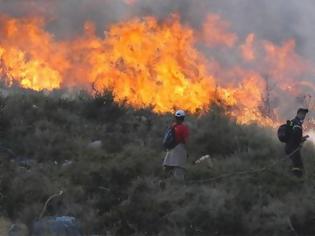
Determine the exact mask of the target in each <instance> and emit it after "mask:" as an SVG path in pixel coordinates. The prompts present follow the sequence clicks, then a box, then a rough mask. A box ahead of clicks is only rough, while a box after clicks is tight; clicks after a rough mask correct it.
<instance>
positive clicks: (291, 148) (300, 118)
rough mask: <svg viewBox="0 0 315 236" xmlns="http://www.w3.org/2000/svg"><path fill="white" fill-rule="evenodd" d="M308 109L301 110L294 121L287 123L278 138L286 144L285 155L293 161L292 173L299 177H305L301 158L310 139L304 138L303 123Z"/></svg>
mask: <svg viewBox="0 0 315 236" xmlns="http://www.w3.org/2000/svg"><path fill="white" fill-rule="evenodd" d="M307 113H308V109H304V108H300V109H298V111H297V115H296V117H295V118H294V119H293V120H291V121H290V120H289V121H287V123H286V124H284V125H281V126H280V127H279V129H278V137H279V140H280V141H281V142H284V143H285V153H286V155H287V156H288V157H290V159H291V160H292V168H291V171H292V173H293V174H294V175H295V176H297V177H302V176H303V175H304V165H303V160H302V157H301V149H302V144H303V143H304V142H305V141H306V140H307V139H308V138H309V136H308V135H306V136H303V123H304V120H305V117H306V114H307Z"/></svg>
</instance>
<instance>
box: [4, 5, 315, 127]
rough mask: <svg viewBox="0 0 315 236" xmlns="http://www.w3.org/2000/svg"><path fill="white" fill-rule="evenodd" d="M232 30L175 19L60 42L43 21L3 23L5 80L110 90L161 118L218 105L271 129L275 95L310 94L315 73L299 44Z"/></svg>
mask: <svg viewBox="0 0 315 236" xmlns="http://www.w3.org/2000/svg"><path fill="white" fill-rule="evenodd" d="M125 2H126V3H127V4H134V3H135V2H136V1H135V0H130V1H129V0H128V1H127V0H126V1H125ZM229 27H230V26H229V23H228V22H227V21H225V20H224V19H222V18H221V17H220V16H219V15H216V14H214V15H211V14H210V15H208V16H207V18H206V19H205V23H204V25H203V28H202V31H201V32H200V31H198V30H195V29H193V28H192V27H191V26H189V25H184V24H182V23H181V21H180V18H179V17H178V16H177V15H173V16H171V17H169V18H168V19H166V20H165V21H157V20H156V19H155V18H154V17H146V18H143V19H131V20H129V21H127V22H121V23H116V24H114V25H111V26H110V27H108V28H107V31H106V32H105V34H104V36H103V37H100V36H98V35H97V34H96V33H95V29H94V25H93V23H92V22H87V23H86V24H85V26H84V30H85V33H84V34H83V35H81V36H78V37H77V38H74V39H72V40H64V41H60V40H56V39H55V37H54V35H53V34H52V33H49V32H47V31H46V30H45V23H44V21H43V20H42V19H37V18H35V19H13V18H10V17H7V16H0V77H1V78H2V79H3V80H4V81H5V82H6V83H7V84H8V85H11V84H13V83H18V84H19V85H20V86H22V87H25V88H30V89H34V90H52V89H55V88H60V87H84V88H87V89H89V90H90V91H91V92H93V91H92V89H91V88H92V86H91V85H93V88H94V89H95V90H111V91H112V92H113V94H114V99H115V101H116V102H126V103H127V104H129V105H131V106H133V107H136V108H143V107H152V109H153V110H154V111H155V112H158V113H165V112H170V111H173V110H174V109H176V108H181V109H184V110H187V111H189V112H191V113H195V112H201V111H204V110H207V109H208V108H209V106H210V105H211V104H212V103H214V102H220V103H221V104H223V105H224V106H226V107H227V112H228V114H229V115H231V116H233V117H235V118H236V119H237V120H238V122H240V123H250V122H258V123H260V124H263V125H273V124H274V121H273V119H272V118H273V117H274V116H273V112H274V107H273V106H272V104H271V103H270V100H269V97H268V96H269V95H270V94H269V93H270V91H269V90H270V88H276V93H277V94H281V93H283V94H291V93H292V89H291V90H290V89H288V88H289V87H291V88H292V87H299V86H300V87H301V86H304V87H305V86H307V87H308V88H309V89H311V90H312V91H313V89H314V87H315V85H314V83H312V82H311V81H307V80H303V79H302V78H304V77H305V76H306V75H310V74H312V73H313V72H312V70H311V69H310V68H311V66H310V63H309V62H307V61H306V60H304V59H303V58H301V57H300V56H299V55H298V54H296V52H295V42H294V40H288V41H287V42H284V43H283V44H282V45H280V46H279V45H275V44H273V43H271V42H268V41H265V40H259V39H257V38H256V36H255V35H254V34H252V33H251V34H249V35H248V36H247V38H245V39H244V40H242V39H241V38H240V37H238V36H237V35H236V34H235V33H233V32H230V30H229ZM200 46H201V47H200ZM203 47H205V48H208V49H209V50H210V49H211V50H215V49H217V48H219V49H218V50H221V49H222V48H225V49H224V50H227V51H228V52H230V55H231V57H233V58H239V60H238V61H237V62H235V63H234V64H233V63H232V64H231V63H226V64H225V63H224V62H222V60H219V59H217V58H216V56H215V55H216V54H212V53H208V52H203V51H201V49H200V48H203ZM297 78H301V79H299V80H298V79H297ZM295 91H298V90H295ZM271 92H272V91H271Z"/></svg>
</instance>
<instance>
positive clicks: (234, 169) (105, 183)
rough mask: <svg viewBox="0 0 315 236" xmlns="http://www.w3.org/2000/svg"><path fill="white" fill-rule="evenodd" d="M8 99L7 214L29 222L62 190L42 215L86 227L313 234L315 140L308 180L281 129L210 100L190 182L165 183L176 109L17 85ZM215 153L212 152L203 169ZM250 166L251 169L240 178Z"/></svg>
mask: <svg viewBox="0 0 315 236" xmlns="http://www.w3.org/2000/svg"><path fill="white" fill-rule="evenodd" d="M0 101H1V103H0V105H1V114H0V128H1V139H0V140H1V142H0V143H1V146H2V150H1V154H0V155H1V159H0V162H1V163H0V164H1V165H0V193H1V194H0V214H1V217H0V218H1V219H4V220H5V221H10V222H21V223H23V224H25V225H27V226H29V227H31V225H32V224H33V222H34V221H35V220H36V219H38V217H39V215H40V213H41V212H42V209H43V207H44V204H45V202H46V200H47V199H48V198H49V197H50V196H51V195H53V194H56V193H59V192H60V191H63V194H62V195H61V196H59V197H56V198H54V199H53V200H52V201H50V202H49V204H48V206H47V209H46V210H45V211H44V215H45V216H73V217H76V218H77V219H78V220H79V222H80V224H81V226H82V230H83V232H85V234H87V235H92V234H99V235H291V234H292V235H314V234H315V224H314V223H315V207H314V200H315V188H314V187H315V175H314V173H313V170H314V169H315V159H314V156H315V149H314V146H313V145H312V144H311V143H308V144H306V145H305V148H304V150H303V155H304V160H305V166H306V172H307V174H306V177H305V179H304V180H303V181H301V180H298V179H296V178H294V177H292V176H290V175H289V173H288V166H289V162H288V161H287V160H285V159H283V157H284V155H283V147H282V145H281V144H280V143H279V142H278V141H277V140H276V137H275V135H274V131H273V130H271V129H268V128H261V127H258V126H256V125H246V126H241V125H237V124H236V123H235V122H234V121H233V120H230V119H229V118H228V117H226V116H225V115H224V111H223V109H222V108H220V107H212V108H211V109H210V111H209V112H208V113H207V114H204V115H202V116H190V117H189V118H188V120H187V123H188V125H189V126H190V128H191V139H190V143H189V165H188V169H187V175H186V183H185V184H179V183H176V182H174V181H171V180H170V181H168V182H167V184H166V188H165V189H161V188H160V185H159V181H160V179H161V177H162V175H163V173H162V168H161V162H162V158H163V155H164V152H163V150H162V148H161V139H162V136H163V133H164V131H165V129H166V127H167V126H168V124H169V123H170V122H171V121H172V117H171V116H170V115H157V114H154V113H152V112H150V110H134V109H132V108H130V107H126V106H123V105H117V104H115V103H113V99H112V96H111V94H110V93H105V94H103V95H100V96H96V97H91V96H89V95H87V94H86V93H84V92H81V93H79V94H76V96H67V94H66V93H64V91H61V90H57V91H54V92H52V93H51V94H48V95H47V94H45V93H44V92H34V91H29V90H21V89H14V88H13V89H11V90H10V91H9V93H8V94H7V95H6V96H2V97H0ZM8 149H9V150H8ZM205 154H210V155H211V160H208V161H205V162H202V163H200V164H197V165H193V162H194V161H195V160H197V159H198V158H200V157H201V156H202V155H205ZM263 167H268V168H267V169H265V170H263V171H257V172H255V171H253V170H256V169H260V168H263ZM244 171H249V172H251V171H253V172H252V173H245V174H237V173H239V172H244ZM233 173H234V174H233ZM230 174H231V175H230ZM222 175H223V176H222ZM221 177H222V178H221ZM0 222H2V221H1V220H0ZM3 224H4V223H0V232H1V227H5V226H2V225H3Z"/></svg>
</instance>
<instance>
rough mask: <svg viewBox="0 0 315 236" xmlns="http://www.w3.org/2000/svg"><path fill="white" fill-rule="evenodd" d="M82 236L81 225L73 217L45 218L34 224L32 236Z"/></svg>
mask: <svg viewBox="0 0 315 236" xmlns="http://www.w3.org/2000/svg"><path fill="white" fill-rule="evenodd" d="M42 235H49V236H82V235H83V234H82V233H81V229H80V226H79V224H78V223H77V222H76V219H75V218H74V217H71V216H59V217H45V218H43V219H41V220H39V221H37V222H35V223H34V224H33V234H32V236H42Z"/></svg>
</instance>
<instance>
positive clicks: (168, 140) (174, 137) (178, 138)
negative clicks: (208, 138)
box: [163, 110, 189, 181]
mask: <svg viewBox="0 0 315 236" xmlns="http://www.w3.org/2000/svg"><path fill="white" fill-rule="evenodd" d="M185 116H186V114H185V112H184V111H183V110H178V111H176V112H175V122H174V123H173V124H172V125H171V127H170V128H169V129H168V130H167V131H166V133H165V136H164V139H163V146H164V148H165V149H166V150H167V153H166V156H165V158H164V161H163V167H164V171H165V173H166V175H167V177H169V176H174V177H175V179H177V180H180V181H183V180H184V176H185V164H186V160H187V149H186V144H187V141H188V136H189V129H188V127H187V126H186V124H185V123H184V121H185Z"/></svg>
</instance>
